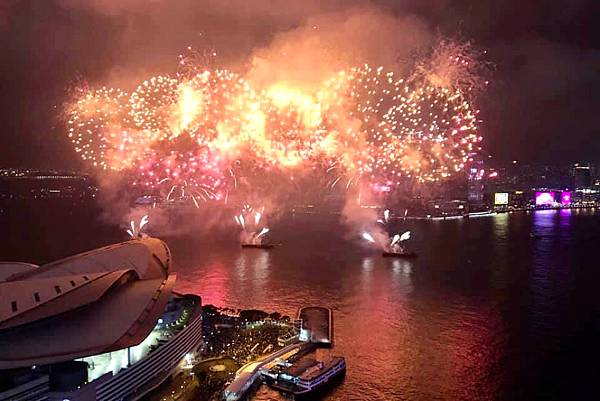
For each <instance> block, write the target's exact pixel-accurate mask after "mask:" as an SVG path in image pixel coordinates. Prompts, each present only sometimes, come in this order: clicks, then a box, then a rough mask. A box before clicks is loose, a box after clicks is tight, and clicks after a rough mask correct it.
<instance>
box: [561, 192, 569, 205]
mask: <svg viewBox="0 0 600 401" xmlns="http://www.w3.org/2000/svg"><path fill="white" fill-rule="evenodd" d="M560 203H561V204H563V205H570V204H571V191H563V192H562V194H560Z"/></svg>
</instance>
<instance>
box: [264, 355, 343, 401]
mask: <svg viewBox="0 0 600 401" xmlns="http://www.w3.org/2000/svg"><path fill="white" fill-rule="evenodd" d="M272 374H273V373H272ZM345 374H346V360H345V358H344V357H342V356H334V357H332V358H331V359H330V360H328V361H325V362H323V361H317V360H315V359H312V358H310V357H309V356H305V357H303V358H300V359H298V360H297V361H295V362H294V363H292V365H291V366H289V367H284V368H283V369H281V370H280V371H278V372H277V373H275V377H276V379H274V380H269V381H268V384H269V385H270V386H271V387H273V388H275V389H277V390H279V391H282V392H284V393H288V394H293V395H294V398H295V399H314V398H313V397H314V396H315V394H316V393H318V392H320V391H321V390H324V389H326V388H327V387H329V384H331V383H333V382H335V381H337V379H341V378H343V377H344V375H345ZM271 377H273V376H271Z"/></svg>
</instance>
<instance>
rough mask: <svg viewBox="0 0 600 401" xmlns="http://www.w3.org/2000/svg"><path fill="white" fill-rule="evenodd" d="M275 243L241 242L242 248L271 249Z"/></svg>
mask: <svg viewBox="0 0 600 401" xmlns="http://www.w3.org/2000/svg"><path fill="white" fill-rule="evenodd" d="M273 247H275V244H242V248H254V249H271V248H273Z"/></svg>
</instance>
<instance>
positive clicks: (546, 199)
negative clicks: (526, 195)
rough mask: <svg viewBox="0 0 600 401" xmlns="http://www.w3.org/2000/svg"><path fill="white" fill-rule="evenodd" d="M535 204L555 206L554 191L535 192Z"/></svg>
mask: <svg viewBox="0 0 600 401" xmlns="http://www.w3.org/2000/svg"><path fill="white" fill-rule="evenodd" d="M535 205H536V206H553V205H554V192H536V193H535Z"/></svg>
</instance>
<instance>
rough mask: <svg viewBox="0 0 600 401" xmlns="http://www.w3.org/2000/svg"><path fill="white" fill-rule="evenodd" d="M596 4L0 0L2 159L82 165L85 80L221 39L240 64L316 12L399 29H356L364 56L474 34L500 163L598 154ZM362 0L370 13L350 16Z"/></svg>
mask: <svg viewBox="0 0 600 401" xmlns="http://www.w3.org/2000/svg"><path fill="white" fill-rule="evenodd" d="M598 3H599V2H598V1H594V0H589V1H586V0H574V1H529V0H520V1H515V0H503V1H500V0H479V1H467V0H462V1H452V0H430V1H425V0H405V1H391V0H390V1H385V0H381V1H366V0H348V1H344V0H334V1H317V0H303V1H302V2H300V1H297V2H292V1H284V0H271V1H269V0H254V1H249V0H204V1H202V0H81V1H80V0H42V1H40V0H1V1H0V49H1V56H0V82H1V85H0V110H1V111H0V123H1V125H0V127H1V128H0V139H1V142H0V168H1V167H12V166H16V167H37V168H78V167H79V166H80V163H79V160H78V159H77V157H76V155H75V153H74V151H73V150H72V147H71V145H70V143H69V141H68V139H67V137H66V133H65V128H64V123H63V122H62V120H61V118H60V117H61V112H62V109H63V104H64V102H65V101H66V99H67V90H68V88H69V87H72V86H73V85H74V83H75V82H76V81H77V80H78V79H85V80H86V81H88V82H89V83H90V84H94V85H102V84H115V83H118V84H120V85H125V86H126V85H127V81H132V82H135V81H136V80H138V79H139V77H140V76H147V75H148V74H153V73H157V72H161V71H165V69H173V68H174V67H176V60H177V55H178V54H179V53H181V52H182V51H183V50H184V49H185V48H186V47H187V46H188V45H192V46H194V47H195V48H199V49H202V48H209V47H210V48H214V49H215V50H217V51H218V53H219V57H220V60H221V61H222V62H223V63H224V64H229V65H235V66H237V67H238V68H242V67H243V66H245V65H247V64H248V63H250V61H249V60H251V59H252V55H253V54H256V53H257V52H259V53H260V52H261V51H265V50H264V49H269V48H270V47H271V46H275V45H274V44H273V43H280V42H282V41H284V42H285V41H290V40H294V38H298V37H302V32H303V31H302V27H304V26H310V24H312V23H313V21H318V22H319V23H322V24H323V26H325V25H328V24H329V28H328V29H329V35H330V36H332V35H333V33H337V32H346V33H348V32H349V31H352V30H356V29H358V28H355V26H359V27H360V26H361V25H360V23H359V24H358V25H356V24H355V25H352V24H350V23H349V22H348V21H350V20H351V19H352V18H355V19H358V20H359V21H360V20H364V18H365V17H364V15H371V16H372V15H376V16H377V18H378V19H377V18H374V19H373V21H380V20H381V21H384V22H382V23H381V26H382V27H386V28H382V30H383V29H387V28H389V30H388V31H386V32H391V33H392V34H390V35H388V36H384V37H381V38H378V37H375V38H372V36H373V35H372V32H371V33H369V34H368V33H365V34H364V35H362V36H361V33H360V32H358V33H357V32H350V33H351V34H352V35H354V36H352V39H351V40H350V39H349V40H348V41H352V42H353V43H352V46H358V45H362V46H363V47H364V48H363V49H362V50H363V52H366V51H367V50H369V49H370V48H372V47H374V46H375V45H373V42H369V39H371V40H373V39H376V40H377V42H376V43H377V49H375V51H379V52H381V53H383V52H386V51H387V50H386V47H385V46H388V49H393V50H392V51H400V52H401V47H402V46H403V45H404V43H405V41H406V40H408V39H407V37H409V36H410V37H411V38H413V39H414V35H416V33H415V32H418V33H419V35H423V36H427V35H429V34H431V35H433V34H435V33H441V34H442V35H444V36H452V37H458V36H460V37H462V38H464V39H472V40H473V41H474V42H475V43H476V44H477V45H478V46H480V47H482V48H484V49H486V50H487V60H488V61H490V62H491V63H492V64H493V65H494V68H493V70H492V71H491V74H490V81H491V85H490V86H489V88H488V89H487V91H486V92H484V93H483V95H482V96H481V97H480V98H479V100H478V106H479V107H480V108H481V110H482V112H481V118H482V119H483V123H482V126H481V133H482V135H483V136H484V148H485V150H486V152H488V153H491V154H493V155H494V156H495V157H496V158H497V160H512V159H519V160H522V161H524V160H526V159H527V160H529V161H532V162H536V163H567V162H571V161H575V160H592V161H600V157H599V156H600V137H598V135H597V134H598V123H597V121H598V117H597V115H598V112H599V106H600V28H598V26H600V24H598V23H597V21H595V20H593V18H594V17H597V16H598V15H600V13H599V11H600V10H599V8H598ZM356 8H360V9H361V10H364V9H368V10H375V11H373V13H371V11H369V13H370V14H360V13H358V14H352V13H353V11H349V10H354V9H356ZM382 15H384V16H386V17H385V18H384V19H382V17H381V16H382ZM387 16H389V21H392V23H391V25H392V26H388V25H386V24H388V22H389V21H388V19H386V18H387ZM394 21H398V24H397V27H394V26H393V25H394V24H395V23H396V22H394ZM371 22H372V21H371ZM368 23H369V22H365V24H366V25H367V26H368ZM372 23H373V24H375V26H378V24H380V23H379V22H372ZM407 27H408V28H407ZM396 28H397V29H396ZM403 30H405V31H406V34H403V33H404V31H403ZM332 32H333V33H332ZM376 33H377V31H376V30H375V35H374V36H377V35H376ZM356 35H358V36H356ZM335 37H336V38H337V39H338V40H339V35H338V36H335ZM357 37H358V38H359V39H358V40H357V39H356V38H357ZM342 38H343V36H342ZM361 38H363V39H364V43H361V41H362V39H361ZM322 42H326V39H323V40H322ZM357 43H358V44H357ZM337 45H338V46H339V43H338V44H337ZM349 46H350V44H349ZM261 49H263V50H261ZM240 66H241V67H240Z"/></svg>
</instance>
